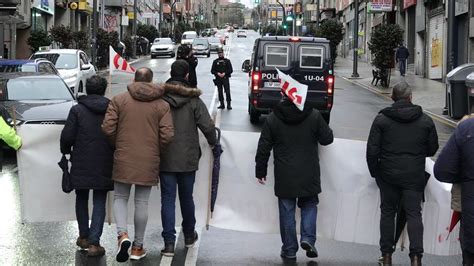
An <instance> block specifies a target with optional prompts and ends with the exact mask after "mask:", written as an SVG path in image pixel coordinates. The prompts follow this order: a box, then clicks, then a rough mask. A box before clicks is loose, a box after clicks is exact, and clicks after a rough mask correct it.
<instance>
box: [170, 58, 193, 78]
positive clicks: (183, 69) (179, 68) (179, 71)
mask: <svg viewBox="0 0 474 266" xmlns="http://www.w3.org/2000/svg"><path fill="white" fill-rule="evenodd" d="M188 73H189V64H188V62H186V61H185V60H182V59H178V60H176V61H174V63H173V64H171V77H180V78H184V77H185V76H186V74H188Z"/></svg>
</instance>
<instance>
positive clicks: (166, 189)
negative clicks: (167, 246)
mask: <svg viewBox="0 0 474 266" xmlns="http://www.w3.org/2000/svg"><path fill="white" fill-rule="evenodd" d="M195 178H196V172H195V171H193V172H182V173H177V172H161V173H160V187H161V223H162V224H163V232H162V233H161V236H163V239H164V241H165V243H174V242H175V241H176V230H175V219H176V218H175V211H176V210H175V209H176V205H175V203H176V188H178V193H179V203H180V206H181V215H182V217H183V222H182V223H181V226H182V227H183V233H184V237H192V236H193V235H194V227H195V226H196V217H195V216H194V200H193V189H194V180H195Z"/></svg>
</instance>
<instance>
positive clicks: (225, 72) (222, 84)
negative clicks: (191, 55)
mask: <svg viewBox="0 0 474 266" xmlns="http://www.w3.org/2000/svg"><path fill="white" fill-rule="evenodd" d="M217 55H218V56H219V57H218V58H216V59H215V60H214V62H212V68H211V73H212V75H214V76H215V77H216V78H215V79H214V84H215V85H216V86H217V91H218V93H219V102H220V103H221V104H220V105H219V107H217V108H218V109H224V108H225V105H224V93H223V90H224V91H225V98H226V100H227V109H228V110H232V106H231V104H230V102H231V101H232V99H231V97H230V83H229V79H230V77H231V74H232V72H233V71H234V70H233V69H232V63H231V62H230V60H229V59H227V58H224V50H223V49H222V48H219V49H218V50H217Z"/></svg>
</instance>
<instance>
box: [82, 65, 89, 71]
mask: <svg viewBox="0 0 474 266" xmlns="http://www.w3.org/2000/svg"><path fill="white" fill-rule="evenodd" d="M89 69H91V65H90V64H86V65H82V66H81V70H89Z"/></svg>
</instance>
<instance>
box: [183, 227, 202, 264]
mask: <svg viewBox="0 0 474 266" xmlns="http://www.w3.org/2000/svg"><path fill="white" fill-rule="evenodd" d="M196 232H197V233H198V235H199V238H198V240H197V241H196V243H195V244H194V246H193V247H191V248H188V252H187V254H186V261H185V262H184V265H185V266H191V265H193V266H194V265H196V262H197V259H198V253H199V244H200V243H201V239H202V235H201V232H202V226H196Z"/></svg>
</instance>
